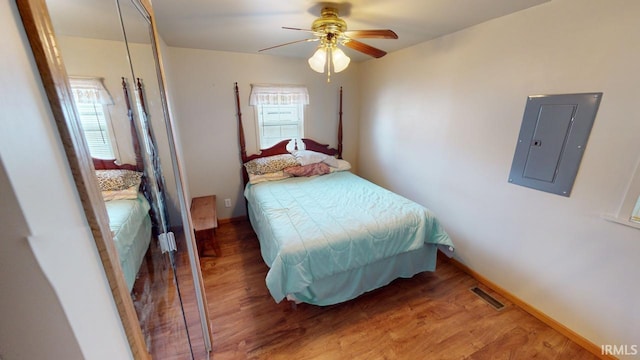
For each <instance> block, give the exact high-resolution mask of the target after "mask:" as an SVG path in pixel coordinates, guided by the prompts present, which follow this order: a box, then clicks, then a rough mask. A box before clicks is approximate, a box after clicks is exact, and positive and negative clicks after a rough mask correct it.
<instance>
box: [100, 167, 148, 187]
mask: <svg viewBox="0 0 640 360" xmlns="http://www.w3.org/2000/svg"><path fill="white" fill-rule="evenodd" d="M96 177H97V179H98V184H99V185H100V190H101V191H117V190H126V189H129V188H131V187H133V186H135V187H136V188H137V187H138V186H140V182H141V180H142V173H141V172H137V171H132V170H96Z"/></svg>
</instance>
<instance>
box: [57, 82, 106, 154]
mask: <svg viewBox="0 0 640 360" xmlns="http://www.w3.org/2000/svg"><path fill="white" fill-rule="evenodd" d="M69 83H70V85H71V91H72V93H73V100H74V102H75V105H76V109H77V110H78V115H79V116H80V123H81V125H82V130H83V132H84V137H85V139H86V140H87V145H88V147H89V152H90V153H91V156H92V157H94V158H98V159H115V158H116V156H115V152H114V147H113V144H114V143H115V141H112V138H111V133H112V132H111V131H110V123H111V121H110V120H109V112H108V109H107V105H109V104H113V102H112V101H111V96H110V95H109V92H108V91H107V89H106V88H105V87H104V85H103V84H102V81H100V79H96V78H70V79H69Z"/></svg>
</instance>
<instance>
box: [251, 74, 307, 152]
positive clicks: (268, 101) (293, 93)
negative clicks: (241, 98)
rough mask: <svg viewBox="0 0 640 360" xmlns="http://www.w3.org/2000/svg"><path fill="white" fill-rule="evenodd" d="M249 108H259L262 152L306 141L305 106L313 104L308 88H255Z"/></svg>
mask: <svg viewBox="0 0 640 360" xmlns="http://www.w3.org/2000/svg"><path fill="white" fill-rule="evenodd" d="M249 104H250V105H253V106H255V107H256V117H257V119H256V124H257V129H256V130H257V131H256V132H257V134H258V139H259V143H260V148H261V149H265V148H268V147H270V146H273V145H275V144H277V143H278V142H280V141H282V140H286V139H292V138H303V137H304V105H307V104H309V94H308V92H307V88H306V87H303V86H288V85H287V86H279V85H252V86H251V97H250V100H249Z"/></svg>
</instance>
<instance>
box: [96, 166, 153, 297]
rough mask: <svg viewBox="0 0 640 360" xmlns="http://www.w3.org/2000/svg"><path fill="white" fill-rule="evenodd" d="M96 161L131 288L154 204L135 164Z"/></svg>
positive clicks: (146, 241)
mask: <svg viewBox="0 0 640 360" xmlns="http://www.w3.org/2000/svg"><path fill="white" fill-rule="evenodd" d="M93 163H94V167H95V169H96V178H97V180H98V184H99V186H100V190H101V192H102V196H103V199H104V201H105V207H106V209H107V213H108V215H109V228H110V229H111V233H112V234H113V240H114V242H115V246H116V250H117V251H118V258H119V260H120V265H121V268H122V272H123V274H124V278H125V281H126V283H127V287H128V289H129V291H131V290H132V289H133V285H134V283H135V280H136V277H137V274H138V271H139V269H140V266H141V264H142V261H143V259H144V256H145V254H146V252H147V249H148V248H149V244H150V243H151V237H152V222H151V216H150V214H149V210H150V209H151V205H150V203H149V200H148V199H147V197H146V196H145V194H144V177H143V175H142V172H141V171H139V168H138V167H137V166H136V165H131V164H124V165H116V164H115V162H114V161H113V160H99V159H94V161H93Z"/></svg>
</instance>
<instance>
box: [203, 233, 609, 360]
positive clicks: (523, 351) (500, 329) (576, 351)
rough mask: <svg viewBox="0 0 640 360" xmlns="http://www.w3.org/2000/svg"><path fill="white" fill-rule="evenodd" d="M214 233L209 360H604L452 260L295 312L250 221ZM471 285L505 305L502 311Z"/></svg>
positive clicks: (206, 269) (209, 262) (207, 261)
mask: <svg viewBox="0 0 640 360" xmlns="http://www.w3.org/2000/svg"><path fill="white" fill-rule="evenodd" d="M216 235H217V238H218V242H219V245H220V248H221V252H222V256H220V257H210V258H202V259H201V267H202V270H203V277H204V280H205V287H206V294H207V299H208V304H209V314H210V316H211V321H212V328H213V352H212V353H211V354H210V356H209V358H210V359H217V360H219V359H532V358H536V359H597V357H595V356H593V355H592V354H591V353H589V352H588V351H586V350H585V349H583V348H581V347H580V346H578V345H577V344H576V343H574V342H572V341H570V340H569V339H567V338H566V337H565V336H563V335H561V334H560V333H558V332H557V331H555V330H553V329H552V328H550V327H548V326H547V325H545V324H544V323H542V322H541V321H539V320H537V319H535V318H534V317H532V316H531V315H529V314H527V313H526V312H524V311H523V310H521V309H520V308H518V307H516V306H515V305H513V304H511V303H509V302H508V301H507V300H506V299H504V298H501V297H500V296H498V295H497V294H495V293H493V292H492V291H490V290H489V289H487V288H485V287H483V286H482V285H479V284H478V282H477V281H476V280H475V279H473V278H472V277H470V276H469V275H467V274H465V273H464V272H462V271H461V270H460V269H458V268H457V267H456V266H454V265H453V264H452V263H449V262H448V261H446V260H439V261H438V267H437V269H436V271H435V272H434V273H421V274H418V275H416V276H414V277H413V278H411V279H398V280H395V281H394V282H392V283H391V284H389V285H387V286H385V287H383V288H382V289H378V290H375V291H372V292H370V293H367V294H364V295H362V296H360V297H359V298H357V299H354V300H351V301H349V302H346V303H342V304H338V305H333V306H327V307H319V306H312V305H307V304H300V305H298V306H297V307H296V308H295V309H294V308H292V306H291V305H290V304H289V303H287V302H282V303H280V304H276V303H275V302H274V300H273V299H272V298H271V296H270V295H269V292H268V290H267V288H266V286H265V280H264V279H265V276H266V273H267V270H268V268H267V266H266V265H265V264H264V262H263V260H262V257H261V255H260V248H259V244H258V240H257V238H256V236H255V234H254V233H253V230H252V229H251V225H250V224H249V222H248V221H240V222H232V223H226V224H221V225H220V227H219V228H218V229H217V230H216ZM473 286H478V287H480V288H481V289H483V290H485V291H486V292H487V293H489V294H491V295H493V296H494V297H495V298H496V299H498V300H499V301H501V302H502V303H503V304H505V305H506V306H505V307H504V308H503V309H502V310H500V311H497V310H495V309H494V308H493V307H491V306H490V305H489V304H487V303H486V302H485V301H484V300H482V299H481V298H480V297H478V296H477V295H475V294H474V293H472V292H471V291H470V290H469V289H470V288H471V287H473ZM199 356H202V354H199ZM205 357H206V356H205Z"/></svg>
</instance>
